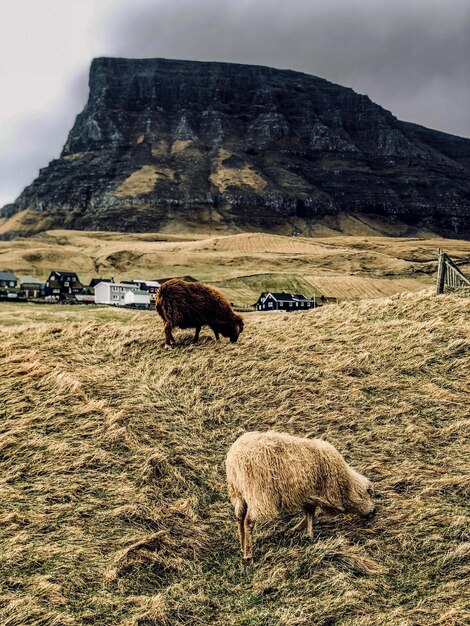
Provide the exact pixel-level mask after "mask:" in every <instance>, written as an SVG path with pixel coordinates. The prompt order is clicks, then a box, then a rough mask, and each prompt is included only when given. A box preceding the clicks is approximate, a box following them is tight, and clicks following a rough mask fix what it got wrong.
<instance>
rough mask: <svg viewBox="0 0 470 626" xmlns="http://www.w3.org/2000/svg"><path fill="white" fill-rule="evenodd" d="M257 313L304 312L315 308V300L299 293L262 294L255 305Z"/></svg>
mask: <svg viewBox="0 0 470 626" xmlns="http://www.w3.org/2000/svg"><path fill="white" fill-rule="evenodd" d="M254 306H255V308H256V310H257V311H305V310H306V309H314V308H315V307H316V306H317V302H316V298H315V296H313V298H307V297H306V296H304V295H303V294H301V293H284V292H282V293H274V292H263V293H262V294H261V295H260V297H259V298H258V300H257V302H256V303H255V305H254Z"/></svg>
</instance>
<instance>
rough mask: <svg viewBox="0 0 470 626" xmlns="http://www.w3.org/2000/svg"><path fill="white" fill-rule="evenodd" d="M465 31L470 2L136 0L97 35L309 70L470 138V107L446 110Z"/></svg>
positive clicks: (133, 50)
mask: <svg viewBox="0 0 470 626" xmlns="http://www.w3.org/2000/svg"><path fill="white" fill-rule="evenodd" d="M126 4H127V3H125V2H121V7H123V6H125V5H126ZM469 32H470V3H468V2H467V0H453V1H452V2H449V1H448V0H434V1H433V0H414V1H413V2H412V3H410V2H409V1H406V2H405V1H403V0H393V1H391V2H383V1H379V0H357V1H355V2H351V0H329V1H317V2H312V1H311V0H309V1H305V0H293V1H292V0H291V1H290V2H278V1H270V2H266V1H264V2H256V3H254V2H246V1H238V2H231V1H229V2H220V0H217V1H215V0H199V1H197V2H194V0H179V1H178V2H175V3H172V2H169V1H167V0H162V1H159V2H155V1H151V0H141V1H140V2H138V3H137V6H136V7H135V9H134V11H133V12H132V16H131V17H129V19H127V20H124V19H123V15H122V14H121V13H120V12H119V11H118V13H117V17H116V18H115V19H112V20H111V21H109V22H108V23H107V24H106V31H105V32H104V36H105V37H107V38H108V42H107V43H108V47H109V49H110V50H112V54H113V55H116V56H147V57H152V56H162V57H169V58H186V59H198V60H221V61H233V62H240V63H256V64H261V65H271V66H274V67H281V68H289V69H296V70H299V71H304V72H307V73H311V74H315V75H318V76H321V77H323V78H326V79H328V80H331V81H333V82H338V83H340V84H343V85H345V86H350V87H352V88H353V89H355V90H356V91H359V92H360V93H367V94H368V95H369V96H370V97H371V98H372V99H373V100H374V101H375V102H377V103H378V104H381V105H382V106H384V107H385V108H388V109H390V110H392V112H393V113H395V114H396V115H397V116H398V117H400V118H402V119H407V120H410V121H415V122H418V123H421V124H423V125H427V126H431V127H433V128H437V129H440V130H444V131H447V132H451V133H455V134H461V135H464V136H469V135H470V113H467V112H464V111H462V112H459V113H458V114H457V115H453V114H451V111H452V110H453V108H454V106H455V93H456V92H459V93H460V92H462V91H463V92H464V93H465V94H467V95H469V92H470V65H469V62H468V59H469V58H470V37H468V33H469ZM436 84H440V85H441V86H442V93H439V94H436V89H435V86H436ZM464 86H465V87H464ZM436 98H437V101H436V107H435V108H433V106H432V103H433V102H434V100H435V99H436ZM446 102H447V104H448V110H447V112H445V108H446V107H444V108H443V106H442V105H443V104H445V103H446ZM443 110H444V113H443Z"/></svg>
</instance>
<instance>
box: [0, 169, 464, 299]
mask: <svg viewBox="0 0 470 626" xmlns="http://www.w3.org/2000/svg"><path fill="white" fill-rule="evenodd" d="M157 170H158V171H157ZM154 176H155V177H157V178H158V177H160V179H161V180H163V178H165V177H166V178H165V179H166V180H168V181H169V182H172V184H176V183H175V181H172V179H171V177H172V173H171V170H165V169H164V168H160V169H158V168H156V169H155V172H154ZM160 179H159V180H160ZM159 180H157V182H156V184H157V185H158V184H159ZM438 247H442V248H444V249H445V250H447V251H448V252H449V254H450V255H451V256H452V258H454V259H456V260H463V259H469V258H470V242H468V241H467V242H466V241H458V240H448V239H426V240H425V239H400V238H392V237H328V238H321V239H318V238H308V237H284V236H280V235H273V234H266V233H240V234H237V235H228V236H221V235H219V236H213V235H209V234H208V233H195V234H188V233H187V232H186V233H178V234H169V233H162V232H160V233H140V234H139V233H132V234H126V233H112V232H109V233H107V232H83V231H70V230H58V231H47V232H45V233H43V234H41V235H38V236H36V237H32V238H22V239H21V238H18V239H14V240H12V241H3V242H2V241H0V269H3V270H5V269H11V270H12V271H14V272H17V273H18V275H19V276H31V275H36V276H39V277H41V278H43V279H45V278H47V276H48V275H49V272H50V271H51V270H52V269H59V270H61V269H73V270H75V271H76V272H78V274H79V276H80V278H81V279H82V280H83V281H88V280H90V279H91V278H92V277H94V276H114V277H115V278H116V279H122V278H142V277H147V278H158V277H167V276H184V275H188V274H189V275H192V276H195V277H197V278H199V279H200V280H202V281H205V282H209V283H214V284H219V285H220V286H222V288H225V287H226V288H227V296H228V297H229V298H230V300H232V301H233V302H237V303H244V304H247V303H250V302H255V301H256V299H257V298H258V296H259V293H260V291H266V290H276V291H283V290H284V291H290V290H291V289H292V288H293V287H292V286H293V285H301V284H304V285H305V283H307V288H308V289H311V290H312V292H316V293H317V294H319V295H321V294H322V293H323V294H324V295H327V296H333V297H337V298H340V299H343V298H344V299H362V298H370V297H382V296H384V295H386V296H388V295H391V294H393V293H397V292H403V291H417V290H421V289H423V288H426V287H430V286H431V285H432V284H433V283H434V278H433V272H434V270H435V268H436V250H437V248H438ZM463 271H464V272H466V273H467V274H468V273H470V265H469V266H468V267H467V266H465V267H463ZM257 274H259V275H263V276H261V278H260V279H259V280H255V279H254V278H253V277H254V276H255V275H257ZM229 281H231V282H229ZM308 285H310V287H308ZM306 295H308V293H307V294H306Z"/></svg>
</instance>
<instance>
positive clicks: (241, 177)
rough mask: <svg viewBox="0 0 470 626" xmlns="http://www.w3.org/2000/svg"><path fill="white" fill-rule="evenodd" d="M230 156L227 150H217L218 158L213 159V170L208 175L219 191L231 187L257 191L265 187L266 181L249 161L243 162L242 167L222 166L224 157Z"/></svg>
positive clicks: (222, 191) (221, 191)
mask: <svg viewBox="0 0 470 626" xmlns="http://www.w3.org/2000/svg"><path fill="white" fill-rule="evenodd" d="M230 156H231V154H230V152H228V151H227V150H219V154H218V158H217V159H215V160H214V171H213V172H212V174H211V176H210V181H211V183H212V184H213V185H214V187H217V189H218V190H219V191H220V193H224V192H225V191H227V189H230V188H231V187H235V188H239V189H243V188H248V189H251V190H254V191H257V192H260V191H263V190H264V189H265V188H266V186H267V184H268V183H267V181H266V180H265V179H264V178H263V177H262V176H261V174H259V173H258V172H256V171H255V170H254V169H253V167H252V166H251V165H250V164H249V163H244V165H243V167H236V168H235V167H224V164H223V161H224V159H227V158H228V157H230Z"/></svg>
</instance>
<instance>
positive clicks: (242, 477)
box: [226, 431, 375, 559]
mask: <svg viewBox="0 0 470 626" xmlns="http://www.w3.org/2000/svg"><path fill="white" fill-rule="evenodd" d="M226 469H227V485H228V493H229V496H230V499H231V501H232V504H233V505H234V507H235V516H236V518H237V522H238V535H239V538H240V545H241V549H242V552H243V555H244V558H245V559H251V558H252V557H253V543H252V535H253V528H254V525H255V522H256V521H257V520H259V519H269V518H274V517H277V516H278V515H279V514H280V513H295V512H297V511H304V512H305V516H306V521H307V530H308V535H309V537H310V538H312V537H313V520H314V515H315V509H316V508H317V507H321V508H322V509H323V510H324V511H326V512H328V513H330V514H334V513H342V512H351V513H357V514H359V515H361V516H363V517H366V518H369V519H370V518H372V517H373V515H374V513H375V506H374V503H373V502H372V500H371V498H370V495H371V493H372V484H371V483H370V481H369V480H368V479H367V478H365V476H361V474H359V473H358V472H356V471H355V470H353V469H352V468H351V467H349V465H348V464H347V463H346V461H345V460H344V459H343V457H342V456H341V454H340V453H339V452H338V451H337V450H336V448H334V447H333V446H332V445H331V444H330V443H328V442H327V441H323V440H322V439H303V438H301V437H293V436H292V435H288V434H286V433H277V432H274V431H268V432H265V433H262V432H248V433H245V434H244V435H242V436H241V437H239V438H238V439H237V440H236V441H235V443H234V444H233V445H232V446H231V448H230V450H229V451H228V454H227V459H226Z"/></svg>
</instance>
